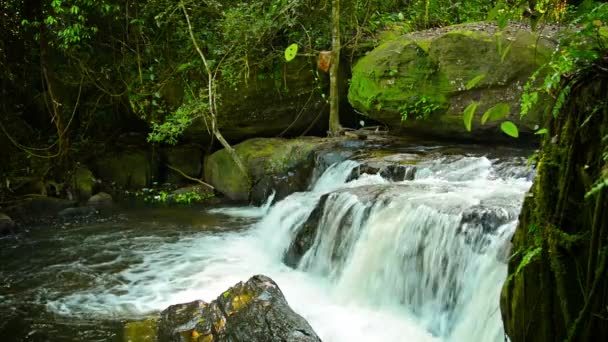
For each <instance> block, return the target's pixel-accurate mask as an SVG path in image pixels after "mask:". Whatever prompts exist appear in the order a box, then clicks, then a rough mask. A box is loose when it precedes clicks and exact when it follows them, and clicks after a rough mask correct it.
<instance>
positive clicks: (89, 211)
mask: <svg viewBox="0 0 608 342" xmlns="http://www.w3.org/2000/svg"><path fill="white" fill-rule="evenodd" d="M97 213H98V211H97V209H95V208H93V207H74V208H66V209H63V210H62V211H60V212H59V213H58V214H57V216H59V217H61V218H63V219H71V218H77V217H89V216H93V215H96V214H97Z"/></svg>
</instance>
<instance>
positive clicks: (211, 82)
mask: <svg viewBox="0 0 608 342" xmlns="http://www.w3.org/2000/svg"><path fill="white" fill-rule="evenodd" d="M180 7H181V8H182V11H183V12H184V16H185V17H186V22H187V23H188V31H189V32H190V38H191V39H192V44H193V45H194V48H195V49H196V51H197V52H198V54H199V56H200V57H201V59H202V60H203V65H204V66H205V70H206V72H207V77H208V84H207V87H208V96H209V116H210V118H211V131H212V132H213V135H215V137H216V138H217V140H218V141H219V142H220V144H222V146H223V147H224V148H225V149H226V151H227V152H228V155H230V157H231V158H232V161H234V164H235V165H236V167H237V168H238V169H239V170H240V171H241V173H242V174H243V176H245V177H247V178H249V174H248V173H247V169H246V168H245V166H244V165H243V162H242V161H241V159H240V158H239V155H238V154H237V153H236V151H235V150H234V149H233V148H232V146H230V144H229V143H228V141H226V139H224V136H223V135H222V133H221V132H220V130H219V129H218V128H217V106H216V101H215V100H216V96H215V77H214V75H213V73H212V72H211V69H210V68H209V64H207V58H205V55H204V54H203V51H202V50H201V48H200V47H199V46H198V43H197V42H196V38H195V37H194V32H193V30H192V24H190V16H188V11H186V6H184V3H183V2H181V3H180Z"/></svg>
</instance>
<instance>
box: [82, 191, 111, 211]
mask: <svg viewBox="0 0 608 342" xmlns="http://www.w3.org/2000/svg"><path fill="white" fill-rule="evenodd" d="M87 205H88V206H90V207H94V208H105V207H111V206H112V196H111V195H110V194H108V193H105V192H100V193H97V194H95V195H93V196H91V198H89V200H88V201H87Z"/></svg>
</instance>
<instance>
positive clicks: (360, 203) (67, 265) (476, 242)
mask: <svg viewBox="0 0 608 342" xmlns="http://www.w3.org/2000/svg"><path fill="white" fill-rule="evenodd" d="M402 155H405V154H402ZM522 155H525V153H524V152H521V151H516V152H514V153H511V154H510V153H507V154H505V153H502V154H501V155H500V156H489V155H487V154H484V153H480V152H479V151H477V150H474V151H470V152H467V151H465V152H464V153H456V154H449V155H448V154H445V155H443V154H435V155H432V158H431V155H430V154H429V155H428V156H427V157H426V158H422V159H421V160H419V161H417V163H416V165H415V168H416V172H415V176H413V177H412V178H413V179H408V180H397V181H395V180H388V179H385V178H383V177H382V176H380V175H368V174H362V175H361V176H359V177H358V178H356V179H354V180H350V181H347V180H348V179H349V178H350V177H349V176H350V175H351V173H352V172H353V169H356V168H357V167H358V166H359V165H360V163H361V162H360V161H354V160H346V161H341V162H337V163H334V164H332V165H331V166H329V167H328V168H327V169H325V170H319V172H317V173H316V174H317V176H316V177H315V178H316V179H313V181H312V182H311V185H310V187H309V190H308V191H305V192H298V193H294V194H291V195H289V196H288V197H287V198H285V199H283V200H280V201H276V202H273V198H272V197H271V198H269V199H268V201H267V203H266V204H264V205H262V206H260V207H222V208H214V209H208V208H204V207H197V206H193V207H188V208H185V207H183V208H180V207H177V208H164V207H163V208H137V209H135V208H131V209H124V210H121V211H120V212H119V213H118V214H116V215H114V216H113V217H112V219H108V220H106V221H103V220H102V221H99V222H94V223H87V224H70V225H58V226H56V227H50V228H49V227H44V228H40V227H38V228H36V227H32V228H31V229H29V231H28V232H27V233H24V234H22V235H20V236H17V237H9V238H4V239H2V240H0V258H1V259H0V260H2V268H1V270H0V315H1V316H2V318H3V319H2V322H0V337H1V340H2V341H49V340H50V341H122V340H123V333H122V329H123V325H124V323H125V322H126V321H130V320H134V319H140V318H143V317H146V315H149V314H151V313H155V312H158V311H160V310H163V309H164V308H166V307H167V306H169V305H171V304H176V303H182V302H188V301H192V300H194V299H203V300H205V301H211V300H213V299H215V298H216V297H217V296H218V295H219V294H220V293H222V292H223V291H225V290H226V289H228V288H229V287H230V286H232V285H234V284H235V283H237V282H239V281H245V280H247V279H248V278H249V277H251V276H252V275H255V274H265V275H267V276H269V277H271V278H272V279H274V280H275V282H276V283H277V284H278V285H279V287H280V288H281V290H282V291H283V293H284V294H285V297H286V299H287V301H288V302H289V304H290V306H291V307H292V308H293V309H294V310H295V311H296V312H298V313H299V314H301V315H302V316H303V317H304V318H306V319H307V320H308V322H309V323H310V324H311V326H312V327H313V328H314V329H315V331H316V332H317V333H318V335H319V336H320V337H321V339H322V340H323V341H328V342H346V341H421V342H424V341H484V342H485V341H496V342H499V341H503V340H504V333H503V328H502V321H501V316H500V309H499V296H500V290H501V287H502V284H503V282H504V280H505V278H506V274H507V265H506V264H505V258H506V257H505V256H504V255H506V253H507V252H505V248H506V246H507V245H508V241H509V240H510V238H511V236H512V234H513V231H514V229H515V226H516V224H517V216H518V214H519V210H520V207H521V204H522V201H523V198H524V195H525V193H526V191H527V190H528V189H529V188H530V186H531V184H532V179H533V171H531V170H529V169H528V168H527V167H526V160H525V158H523V157H522ZM399 157H400V154H399V153H396V154H395V155H393V156H390V158H393V159H395V158H396V159H395V160H397V159H399ZM405 157H408V155H405ZM321 202H322V204H323V207H322V208H320V209H321V210H318V213H319V216H318V218H317V219H318V222H317V224H316V225H315V226H316V227H317V230H316V233H315V235H314V239H313V242H312V245H311V247H310V248H309V249H308V250H307V251H306V253H305V254H304V255H302V256H301V258H300V259H299V261H298V263H297V268H295V269H294V268H292V267H289V266H286V265H285V263H284V262H283V260H284V256H285V255H286V253H288V250H289V249H290V246H291V244H292V242H293V240H294V239H295V238H296V235H297V234H298V232H299V231H300V229H301V227H302V226H303V225H304V224H305V222H306V221H307V219H308V218H309V216H310V215H311V213H312V212H313V210H314V209H315V207H316V206H317V205H319V203H321Z"/></svg>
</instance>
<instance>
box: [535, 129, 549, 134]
mask: <svg viewBox="0 0 608 342" xmlns="http://www.w3.org/2000/svg"><path fill="white" fill-rule="evenodd" d="M534 134H549V130H548V129H546V128H541V129H539V130H538V131H536V132H534Z"/></svg>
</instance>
